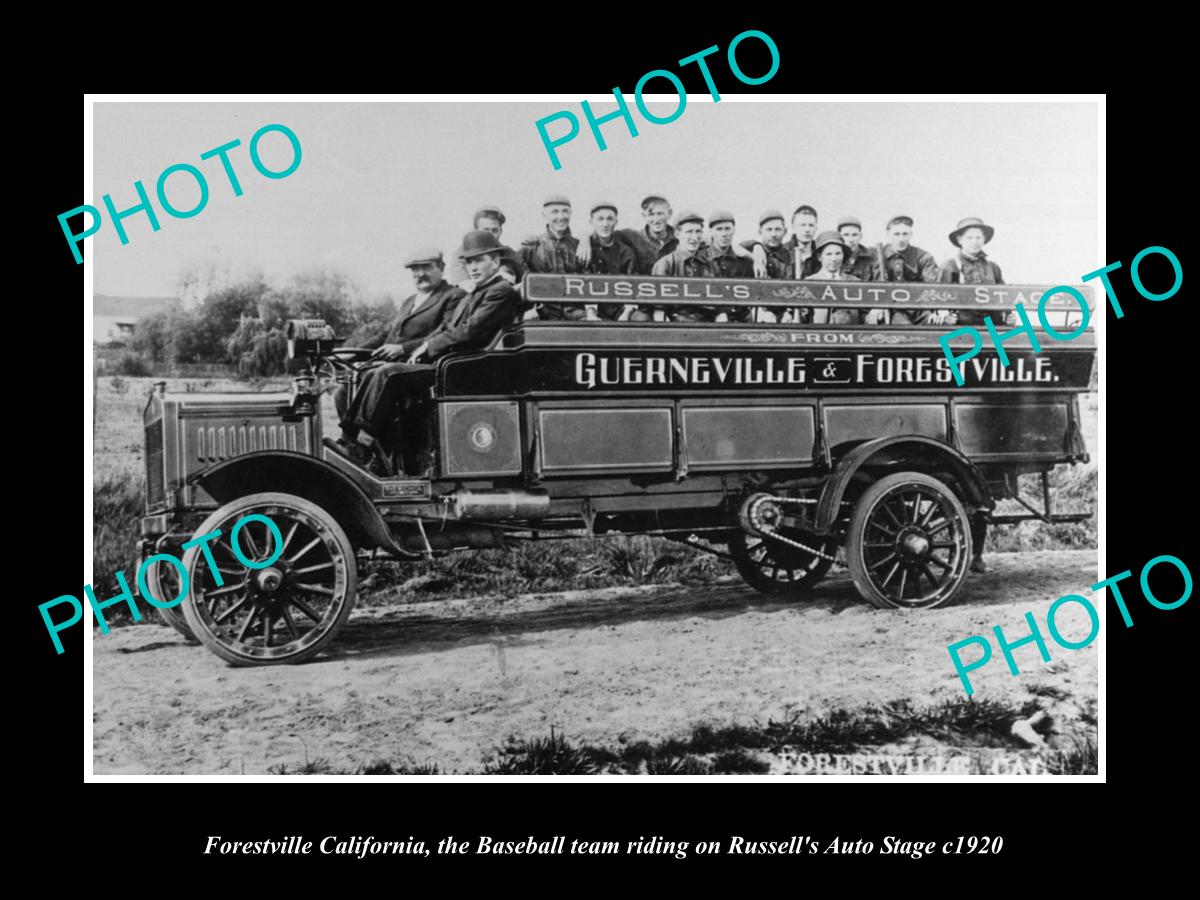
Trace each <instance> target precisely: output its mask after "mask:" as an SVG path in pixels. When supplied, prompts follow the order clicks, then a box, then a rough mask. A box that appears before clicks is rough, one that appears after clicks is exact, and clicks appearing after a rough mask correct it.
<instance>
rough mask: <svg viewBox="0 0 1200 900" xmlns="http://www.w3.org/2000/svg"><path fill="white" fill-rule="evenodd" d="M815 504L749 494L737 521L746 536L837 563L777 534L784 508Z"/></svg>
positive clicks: (769, 495)
mask: <svg viewBox="0 0 1200 900" xmlns="http://www.w3.org/2000/svg"><path fill="white" fill-rule="evenodd" d="M816 502H817V501H816V500H811V499H807V498H803V497H777V496H775V495H774V494H765V493H759V494H751V495H750V496H749V497H747V498H746V500H745V502H744V503H743V504H742V508H741V510H739V512H738V521H739V522H740V523H741V526H742V529H743V530H744V531H745V532H746V533H747V534H751V535H754V536H755V537H760V538H764V539H770V540H773V541H779V542H780V543H781V544H787V545H788V546H790V547H795V548H796V549H797V550H803V551H804V552H805V553H811V554H812V555H813V556H816V557H818V558H820V559H827V560H829V561H830V562H837V556H836V555H833V556H831V555H830V554H828V553H825V552H823V551H821V550H818V549H816V548H815V547H809V546H808V545H807V544H802V543H800V541H797V540H793V539H792V538H790V537H786V536H784V535H783V534H781V533H780V532H779V527H780V525H781V524H782V522H783V518H784V510H783V507H784V506H787V505H809V504H815V503H816Z"/></svg>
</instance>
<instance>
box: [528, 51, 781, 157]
mask: <svg viewBox="0 0 1200 900" xmlns="http://www.w3.org/2000/svg"><path fill="white" fill-rule="evenodd" d="M748 38H754V39H756V40H759V41H762V43H764V44H765V45H766V47H767V50H768V51H770V54H771V68H770V69H769V70H768V71H767V74H765V75H761V76H758V77H752V76H750V75H747V74H746V73H745V72H744V71H742V67H741V66H740V65H738V61H737V48H738V45H739V44H741V43H742V41H744V40H747V39H748ZM720 49H721V48H720V47H718V46H717V45H716V44H713V45H712V46H711V47H705V48H704V49H703V50H701V51H700V52H699V53H693V54H692V55H691V56H685V57H684V58H683V59H681V60H679V65H680V66H686V65H687V64H688V63H696V65H698V66H699V67H700V73H701V75H702V76H703V77H704V84H705V85H706V86H707V87H708V92H709V93H710V94H712V98H713V102H714V103H720V102H721V95H720V94H719V93H717V86H716V84H715V83H714V82H713V78H712V73H711V72H710V71H709V69H708V63H706V62H705V59H704V58H705V57H706V56H710V55H711V54H713V53H716V52H717V51H719V50H720ZM725 57H726V60H727V61H728V63H729V71H731V72H732V73H733V75H734V77H735V78H737V80H738V81H740V82H742V84H751V85H759V84H764V83H766V82H768V81H770V80H771V79H772V78H774V77H775V73H776V72H778V71H779V48H778V47H777V46H776V45H775V42H774V41H773V40H771V38H770V37H769V36H768V35H766V34H764V33H763V32H761V31H743V32H742V33H741V34H739V35H738V36H737V37H735V38H734V39H733V40H732V41H731V42H730V44H729V49H728V50H726V51H725ZM655 78H665V79H666V80H667V81H669V82H671V86H672V87H674V88H675V93H676V95H677V96H678V98H679V104H678V106H676V108H675V111H674V112H673V113H671V114H670V115H669V116H656V115H654V114H653V113H652V112H650V110H648V109H646V101H645V98H644V97H643V96H642V89H643V88H644V87H645V86H646V85H647V84H648V83H649V82H650V81H651V80H653V79H655ZM613 96H614V97H615V98H616V101H617V108H616V110H615V111H614V112H611V113H608V114H607V115H603V116H600V117H599V118H597V117H596V114H595V113H594V112H592V107H591V104H589V103H588V102H587V101H586V100H583V101H581V102H580V106H581V107H582V108H583V115H584V118H586V119H587V123H588V127H589V128H591V130H592V137H593V138H594V139H595V141H596V146H597V147H599V148H600V150H601V151H604V150H607V149H608V143H607V142H606V141H605V139H604V135H603V134H602V133H601V132H600V126H601V125H603V124H604V123H605V122H611V121H612V120H613V119H618V118H620V119H624V120H625V126H626V127H627V128H628V129H629V134H630V136H631V137H637V136H638V129H637V123H636V122H634V119H633V113H631V112H630V111H629V103H628V102H626V100H625V95H624V94H622V93H621V89H620V88H619V87H614V88H613ZM633 100H634V104H635V105H636V106H637V108H638V112H640V113H641V114H642V118H643V119H645V120H646V121H647V122H649V123H650V124H651V125H666V124H667V123H669V122H674V121H675V120H676V119H678V118H679V117H680V116H682V115H683V111H684V109H686V108H687V90H686V89H685V88H684V86H683V82H682V81H680V79H679V76H678V75H676V74H675V73H674V72H669V71H667V70H666V69H652V70H651V71H649V72H647V73H646V74H645V75H643V76H642V77H641V78H639V79H638V83H637V86H636V87H635V88H634V90H633ZM558 119H563V120H565V121H566V122H567V123H568V125H567V132H566V134H563V135H561V136H559V137H557V138H554V139H553V140H552V139H551V138H550V133H549V131H548V129H547V126H548V125H549V124H550V123H551V122H554V121H556V120H558ZM533 124H534V126H535V127H536V128H537V131H538V136H539V137H540V138H541V140H542V146H543V147H545V148H546V153H547V155H549V157H550V164H551V165H552V166H554V168H555V170H558V169H561V168H562V163H561V162H560V161H559V158H558V151H557V148H558V147H561V146H562V145H563V144H566V143H568V142H569V141H573V140H574V139H575V138H576V137H578V136H579V117H578V116H576V115H575V114H574V113H573V112H569V111H568V110H565V109H562V110H559V111H558V112H556V113H551V114H550V115H548V116H546V117H544V118H541V119H538V120H537V121H536V122H534V123H533Z"/></svg>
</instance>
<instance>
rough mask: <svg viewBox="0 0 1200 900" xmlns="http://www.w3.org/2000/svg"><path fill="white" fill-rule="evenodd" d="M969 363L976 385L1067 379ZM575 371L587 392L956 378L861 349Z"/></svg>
mask: <svg viewBox="0 0 1200 900" xmlns="http://www.w3.org/2000/svg"><path fill="white" fill-rule="evenodd" d="M794 352H795V351H794ZM799 352H802V351H799ZM971 362H972V366H973V368H972V369H971V370H968V372H967V377H968V379H969V380H970V381H971V383H972V384H973V385H987V386H994V385H1004V384H1016V383H1023V384H1029V385H1034V384H1057V383H1059V382H1060V380H1061V378H1060V375H1059V374H1058V373H1057V372H1056V371H1055V369H1054V367H1053V366H1052V362H1054V361H1053V360H1051V359H1050V358H1041V359H1032V358H1028V359H1018V360H1017V364H1016V365H1015V366H1013V367H1012V368H1011V369H1005V368H1004V366H1002V365H1001V364H1000V361H999V360H997V359H990V360H972V361H971ZM1063 362H1065V363H1066V368H1065V369H1064V372H1065V379H1066V381H1067V382H1069V383H1072V384H1074V383H1078V382H1081V381H1082V384H1086V383H1087V381H1086V379H1087V373H1082V374H1081V372H1078V371H1075V369H1076V368H1078V366H1077V365H1074V366H1073V365H1072V363H1076V362H1077V361H1063ZM1085 362H1086V361H1085ZM574 372H575V385H576V386H582V387H584V388H587V389H589V390H590V389H593V388H596V387H602V388H606V389H609V390H633V389H637V388H639V387H649V386H654V385H665V386H670V385H712V386H715V387H740V386H747V385H773V384H786V385H796V386H804V387H807V386H809V385H811V386H814V387H818V386H822V385H846V384H854V385H858V386H861V387H886V386H888V385H910V384H914V385H930V386H936V385H938V384H947V385H948V384H949V383H950V381H951V379H952V378H953V377H954V375H953V372H952V371H951V369H950V366H949V363H947V362H946V360H945V359H944V358H943V357H941V356H938V355H937V354H936V353H935V352H933V351H930V352H927V353H919V352H916V353H914V352H899V353H895V354H876V353H865V352H858V353H853V354H851V355H848V356H821V355H817V354H806V355H783V354H775V355H768V354H753V355H750V354H747V355H744V356H740V355H738V356H735V355H724V356H698V355H697V356H693V355H690V354H682V353H681V354H677V355H672V356H649V355H636V356H635V355H628V354H612V355H610V354H605V353H591V352H582V353H576V354H575V361H574Z"/></svg>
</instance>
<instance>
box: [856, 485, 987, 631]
mask: <svg viewBox="0 0 1200 900" xmlns="http://www.w3.org/2000/svg"><path fill="white" fill-rule="evenodd" d="M970 562H971V526H970V521H969V519H968V518H967V512H966V510H965V509H964V508H963V505H962V503H961V502H960V501H959V499H958V497H957V496H955V494H954V492H953V491H952V490H950V488H948V487H947V486H946V485H945V483H944V482H942V481H939V480H938V479H937V478H933V477H932V476H929V475H925V474H923V473H920V472H898V473H896V474H895V475H888V476H887V477H885V478H881V479H880V480H879V481H876V482H875V483H874V484H872V485H871V486H870V487H868V488H867V489H866V491H864V492H863V494H862V496H861V497H859V499H858V502H857V503H856V504H855V507H854V513H853V514H852V515H851V517H850V529H849V533H848V535H847V537H846V566H847V568H848V569H849V570H850V577H851V578H853V579H854V586H855V587H856V588H858V592H859V593H860V594H861V595H862V596H863V598H864V599H866V600H869V601H870V602H871V603H873V604H875V605H876V606H878V607H880V608H884V609H889V608H890V609H932V608H933V607H935V606H943V605H945V604H947V603H949V602H951V601H952V600H953V599H954V598H955V597H956V596H957V595H958V592H959V591H960V590H961V588H962V586H963V583H964V582H965V581H966V577H967V567H968V566H969V564H970Z"/></svg>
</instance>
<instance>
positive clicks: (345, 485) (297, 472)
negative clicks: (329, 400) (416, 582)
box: [188, 450, 412, 558]
mask: <svg viewBox="0 0 1200 900" xmlns="http://www.w3.org/2000/svg"><path fill="white" fill-rule="evenodd" d="M188 482H189V483H191V484H196V485H199V486H200V487H202V488H204V490H205V491H207V492H208V493H209V494H210V495H211V496H212V498H213V499H214V500H216V501H217V502H218V503H228V502H229V501H230V500H234V499H236V498H238V497H241V496H244V495H246V494H257V493H261V492H263V491H278V492H280V493H284V494H295V495H296V496H297V497H303V498H304V499H305V500H311V501H312V502H313V503H315V504H317V505H318V506H319V507H321V508H322V509H324V510H325V511H326V512H328V513H329V514H330V515H331V516H333V518H334V519H336V520H337V523H338V524H339V525H341V526H342V530H343V531H345V532H346V535H347V536H348V537H349V538H350V541H351V542H352V543H353V544H354V546H355V547H359V548H365V549H374V548H376V547H378V548H381V549H383V550H387V551H389V552H390V553H394V554H395V555H396V556H401V557H405V558H408V557H410V556H411V555H412V554H410V553H408V552H406V551H404V550H402V549H401V548H400V547H398V546H397V545H396V542H395V541H394V540H393V538H392V534H391V532H390V531H389V530H388V527H387V524H386V523H385V522H384V521H383V516H381V515H380V514H379V510H378V509H376V508H375V504H374V503H372V502H371V500H370V498H369V497H367V495H366V494H365V493H363V489H362V488H360V487H359V486H358V485H357V484H355V483H354V482H353V481H351V480H350V479H349V478H347V477H346V476H345V475H343V474H342V473H341V472H339V471H338V470H337V469H336V468H334V467H333V466H332V465H330V464H329V463H327V462H325V460H323V459H317V458H316V457H313V456H309V455H307V454H304V453H296V452H294V451H291V450H258V451H256V452H254V453H246V454H243V455H241V456H235V457H234V458H233V459H228V460H226V461H225V462H221V463H217V464H216V465H215V466H210V467H209V468H207V469H202V470H201V471H199V472H196V473H195V474H193V475H191V476H190V477H189V478H188Z"/></svg>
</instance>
